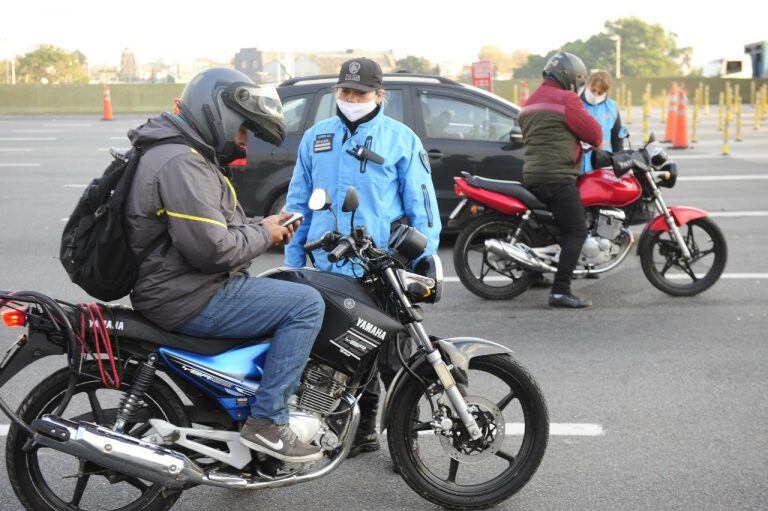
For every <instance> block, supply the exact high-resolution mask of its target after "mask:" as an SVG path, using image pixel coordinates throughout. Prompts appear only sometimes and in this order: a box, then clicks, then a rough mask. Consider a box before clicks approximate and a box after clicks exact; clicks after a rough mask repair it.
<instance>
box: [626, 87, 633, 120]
mask: <svg viewBox="0 0 768 511" xmlns="http://www.w3.org/2000/svg"><path fill="white" fill-rule="evenodd" d="M627 124H632V91H631V90H628V91H627Z"/></svg>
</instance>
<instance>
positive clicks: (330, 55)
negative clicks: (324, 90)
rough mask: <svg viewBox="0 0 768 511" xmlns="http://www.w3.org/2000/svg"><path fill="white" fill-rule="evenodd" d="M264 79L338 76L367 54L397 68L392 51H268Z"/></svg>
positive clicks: (386, 66) (384, 67)
mask: <svg viewBox="0 0 768 511" xmlns="http://www.w3.org/2000/svg"><path fill="white" fill-rule="evenodd" d="M262 56H263V62H264V67H263V73H262V81H266V82H281V81H283V80H285V79H287V78H289V77H292V78H296V77H301V76H311V75H335V74H338V73H339V69H340V68H341V65H342V64H343V63H344V62H346V61H347V60H349V59H352V58H355V57H367V58H369V59H371V60H374V61H376V62H378V64H379V65H380V66H381V69H382V71H383V72H385V73H392V72H394V71H396V65H395V61H396V60H397V59H395V55H394V53H392V51H389V50H388V51H378V52H376V51H365V50H358V49H349V50H346V51H343V52H312V53H298V54H291V53H282V52H264V53H263V54H262Z"/></svg>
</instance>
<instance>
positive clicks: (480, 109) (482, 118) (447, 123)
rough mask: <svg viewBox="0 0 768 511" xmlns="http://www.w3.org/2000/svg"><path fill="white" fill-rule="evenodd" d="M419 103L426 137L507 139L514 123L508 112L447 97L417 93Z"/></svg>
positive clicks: (489, 140) (488, 140)
mask: <svg viewBox="0 0 768 511" xmlns="http://www.w3.org/2000/svg"><path fill="white" fill-rule="evenodd" d="M419 106H420V108H421V113H422V118H423V119H424V128H425V130H426V134H427V137H428V138H441V139H451V140H481V141H486V142H508V141H509V133H510V131H512V128H514V127H515V126H516V125H517V123H516V120H515V118H514V117H512V116H510V115H507V114H502V113H500V112H497V111H496V110H493V109H492V108H489V107H487V106H485V105H483V104H480V103H472V102H470V101H468V100H463V99H458V98H453V97H448V96H440V95H434V94H420V96H419Z"/></svg>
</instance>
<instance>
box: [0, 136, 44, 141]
mask: <svg viewBox="0 0 768 511" xmlns="http://www.w3.org/2000/svg"><path fill="white" fill-rule="evenodd" d="M50 140H58V138H56V137H2V138H0V142H45V141H50Z"/></svg>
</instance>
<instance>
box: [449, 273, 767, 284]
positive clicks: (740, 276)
mask: <svg viewBox="0 0 768 511" xmlns="http://www.w3.org/2000/svg"><path fill="white" fill-rule="evenodd" d="M670 278H688V276H687V275H678V276H674V277H673V276H670ZM720 278H721V279H728V280H750V279H768V273H723V274H722V275H721V276H720ZM483 280H486V281H488V282H508V281H509V280H510V279H508V278H507V277H502V276H500V275H499V276H496V275H492V276H489V277H485V279H483ZM443 282H445V283H446V284H455V283H457V282H461V281H460V280H459V277H443Z"/></svg>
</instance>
